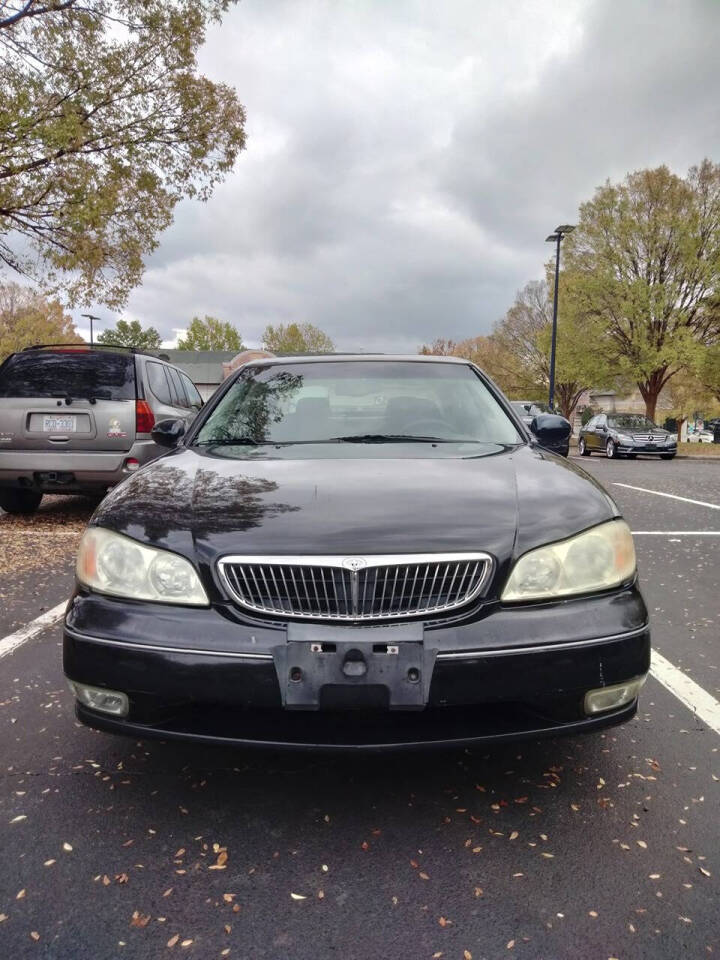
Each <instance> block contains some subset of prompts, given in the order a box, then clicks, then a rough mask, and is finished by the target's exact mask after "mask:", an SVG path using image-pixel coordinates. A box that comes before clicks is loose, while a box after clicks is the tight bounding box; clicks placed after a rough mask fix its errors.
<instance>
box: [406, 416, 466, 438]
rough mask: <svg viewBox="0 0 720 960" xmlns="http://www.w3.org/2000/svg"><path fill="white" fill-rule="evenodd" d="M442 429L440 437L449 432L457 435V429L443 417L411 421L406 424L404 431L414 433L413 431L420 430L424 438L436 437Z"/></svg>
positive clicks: (420, 418)
mask: <svg viewBox="0 0 720 960" xmlns="http://www.w3.org/2000/svg"><path fill="white" fill-rule="evenodd" d="M438 427H439V428H440V434H439V435H440V436H442V432H443V431H445V432H446V433H447V431H448V430H449V431H450V433H455V432H456V431H455V428H454V427H453V425H452V424H451V423H448V422H447V420H443V419H442V418H441V417H418V418H417V419H416V420H411V421H410V422H409V423H406V424H405V427H404V430H405V431H407V432H408V433H412V432H413V429H414V428H415V429H417V428H420V431H421V433H422V435H423V436H428V437H429V436H435V434H437V431H438Z"/></svg>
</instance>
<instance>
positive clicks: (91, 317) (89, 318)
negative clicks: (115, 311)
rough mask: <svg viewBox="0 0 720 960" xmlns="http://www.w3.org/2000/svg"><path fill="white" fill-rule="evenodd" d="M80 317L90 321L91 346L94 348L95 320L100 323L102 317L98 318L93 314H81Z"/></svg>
mask: <svg viewBox="0 0 720 960" xmlns="http://www.w3.org/2000/svg"><path fill="white" fill-rule="evenodd" d="M80 316H81V317H85V318H86V319H87V320H89V321H90V346H92V345H93V320H97V321H98V323H99V322H100V317H96V316H94V315H93V314H92V313H81V314H80Z"/></svg>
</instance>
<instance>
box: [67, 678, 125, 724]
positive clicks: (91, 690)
mask: <svg viewBox="0 0 720 960" xmlns="http://www.w3.org/2000/svg"><path fill="white" fill-rule="evenodd" d="M68 686H69V687H70V690H71V691H72V693H74V694H75V696H76V697H77V698H78V700H79V701H80V703H82V704H84V705H85V706H86V707H90V708H91V709H92V710H97V711H99V712H100V713H112V714H113V715H114V716H116V717H126V716H127V715H128V711H129V709H130V703H129V701H128V698H127V694H125V693H120V692H119V691H118V690H103V689H101V688H100V687H88V686H87V684H84V683H76V682H75V681H74V680H68Z"/></svg>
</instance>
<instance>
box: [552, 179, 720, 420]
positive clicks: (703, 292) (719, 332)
mask: <svg viewBox="0 0 720 960" xmlns="http://www.w3.org/2000/svg"><path fill="white" fill-rule="evenodd" d="M565 246H566V249H565V262H566V265H567V266H568V267H569V268H570V270H571V272H572V273H573V275H575V276H576V277H577V278H578V283H577V285H576V288H575V292H576V294H577V296H578V298H579V302H580V307H581V309H582V310H584V311H586V312H587V313H588V314H592V315H594V316H595V317H597V318H598V319H599V320H600V321H601V322H602V324H603V326H604V329H605V331H606V333H607V337H606V341H605V342H606V344H607V347H608V348H609V349H610V350H611V352H612V354H613V355H614V357H615V359H616V362H617V365H618V369H619V370H621V371H622V372H623V373H624V374H626V375H627V376H628V377H630V378H631V379H632V380H633V381H635V382H636V383H637V385H638V387H639V389H640V393H641V394H642V397H643V399H644V400H645V407H646V413H647V416H648V417H650V418H651V419H654V417H655V408H656V404H657V398H658V396H659V394H660V392H661V390H662V389H663V387H665V386H666V385H667V384H668V382H669V381H670V380H671V378H672V377H674V376H676V375H677V374H678V373H679V372H680V371H681V370H684V369H687V368H688V367H692V366H693V365H695V364H696V363H697V361H698V355H699V354H701V353H702V350H703V349H704V347H706V346H708V345H710V344H712V343H713V342H715V340H716V339H717V338H718V336H720V320H719V318H718V315H717V313H716V312H714V311H712V310H708V309H707V304H708V302H709V301H710V299H711V298H712V296H713V294H714V293H715V291H716V290H717V289H718V287H719V286H720V166H718V165H716V164H713V163H711V162H710V161H709V160H704V161H703V162H702V163H701V164H700V165H699V166H697V167H692V168H691V170H690V171H689V173H688V175H687V177H685V178H681V177H679V176H676V175H675V174H673V173H671V172H670V170H669V169H668V168H667V167H665V166H663V167H658V168H657V169H655V170H640V171H638V172H636V173H631V174H629V175H628V176H627V177H626V178H625V180H624V181H623V182H622V183H620V184H611V183H610V182H608V183H606V184H605V185H604V186H602V187H600V188H599V189H598V190H597V191H596V192H595V196H594V197H593V199H592V200H590V201H589V202H588V203H585V204H583V205H582V206H581V208H580V223H579V225H578V228H577V230H575V232H574V233H572V234H571V235H570V236H569V237H568V239H567V240H566V241H565Z"/></svg>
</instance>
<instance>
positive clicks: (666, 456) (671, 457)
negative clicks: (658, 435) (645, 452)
mask: <svg viewBox="0 0 720 960" xmlns="http://www.w3.org/2000/svg"><path fill="white" fill-rule="evenodd" d="M660 459H661V460H674V459H675V454H674V453H661V454H660Z"/></svg>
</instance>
